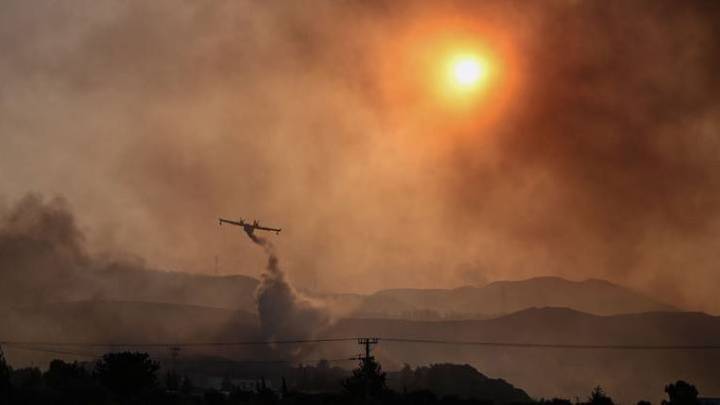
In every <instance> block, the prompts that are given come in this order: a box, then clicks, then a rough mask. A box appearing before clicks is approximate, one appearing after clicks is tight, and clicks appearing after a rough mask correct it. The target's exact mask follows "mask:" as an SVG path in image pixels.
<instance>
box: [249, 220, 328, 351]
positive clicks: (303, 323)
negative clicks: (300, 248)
mask: <svg viewBox="0 0 720 405" xmlns="http://www.w3.org/2000/svg"><path fill="white" fill-rule="evenodd" d="M245 232H246V233H247V235H248V237H249V238H250V239H251V240H252V241H253V242H254V243H255V244H257V245H259V246H261V247H262V248H263V249H264V250H265V253H266V254H267V256H268V263H267V267H266V270H265V272H264V273H263V274H262V275H261V278H260V285H258V288H257V291H256V292H255V298H256V299H257V307H258V314H259V316H260V328H261V331H262V333H263V335H264V336H265V338H266V339H302V338H308V337H312V336H315V335H317V334H319V333H321V332H322V331H323V330H324V329H325V328H327V327H328V325H329V324H330V315H329V313H328V311H327V310H325V309H324V308H323V307H322V306H321V305H320V304H319V303H316V302H313V301H311V300H310V299H309V298H306V297H303V296H302V295H301V294H300V293H298V292H297V291H296V290H295V289H294V288H293V286H292V285H291V284H290V283H289V282H288V280H287V278H286V276H285V274H284V273H283V271H282V270H281V269H280V265H279V263H278V257H277V255H276V253H275V246H274V245H273V244H272V243H271V242H270V241H268V240H267V239H265V238H262V237H259V236H257V235H255V234H254V233H253V232H252V231H248V230H246V231H245Z"/></svg>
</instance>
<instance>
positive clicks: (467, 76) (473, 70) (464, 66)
mask: <svg viewBox="0 0 720 405" xmlns="http://www.w3.org/2000/svg"><path fill="white" fill-rule="evenodd" d="M450 75H451V79H452V81H453V83H454V84H455V85H456V86H457V87H459V88H463V89H470V88H474V87H475V86H477V85H478V84H479V83H480V82H481V81H482V80H483V79H484V78H485V76H486V75H487V66H486V64H485V62H484V61H483V60H481V59H479V58H476V57H472V56H463V57H459V58H456V59H455V60H453V61H452V63H451V65H450Z"/></svg>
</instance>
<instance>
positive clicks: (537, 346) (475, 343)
mask: <svg viewBox="0 0 720 405" xmlns="http://www.w3.org/2000/svg"><path fill="white" fill-rule="evenodd" d="M358 339H362V338H360V337H342V338H317V339H292V340H260V341H221V342H167V343H164V342H148V343H142V342H127V343H118V342H107V343H100V342H48V341H45V342H41V341H11V340H7V341H0V345H8V346H17V345H24V346H52V347H98V348H123V347H128V348H130V347H138V348H153V347H162V348H165V347H229V346H258V345H290V344H311V343H336V342H350V341H358ZM376 339H378V340H379V341H380V342H388V343H408V344H437V345H456V346H481V347H506V348H527V349H580V350H582V349H585V350H720V345H712V344H705V345H626V344H572V343H532V342H503V341H476V340H448V339H425V338H397V337H380V338H376Z"/></svg>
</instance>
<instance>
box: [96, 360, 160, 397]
mask: <svg viewBox="0 0 720 405" xmlns="http://www.w3.org/2000/svg"><path fill="white" fill-rule="evenodd" d="M159 368H160V366H159V365H158V364H157V363H156V362H154V361H152V359H150V356H149V355H148V354H147V353H131V352H122V353H108V354H106V355H104V356H103V357H102V359H101V360H98V362H97V364H96V365H95V372H94V375H95V377H96V378H97V380H98V381H99V382H100V384H102V385H103V386H104V387H105V388H107V390H108V391H110V393H111V394H113V395H114V396H115V397H116V398H118V399H119V400H121V401H123V402H131V403H138V402H144V401H147V400H148V399H149V398H150V397H151V395H152V394H153V393H154V391H155V390H156V388H157V375H156V373H157V371H158V369H159Z"/></svg>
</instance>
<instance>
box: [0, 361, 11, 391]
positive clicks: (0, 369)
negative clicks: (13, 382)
mask: <svg viewBox="0 0 720 405" xmlns="http://www.w3.org/2000/svg"><path fill="white" fill-rule="evenodd" d="M10 372H11V370H10V366H8V364H7V361H5V353H3V350H2V347H0V404H3V405H4V404H9V403H10Z"/></svg>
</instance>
